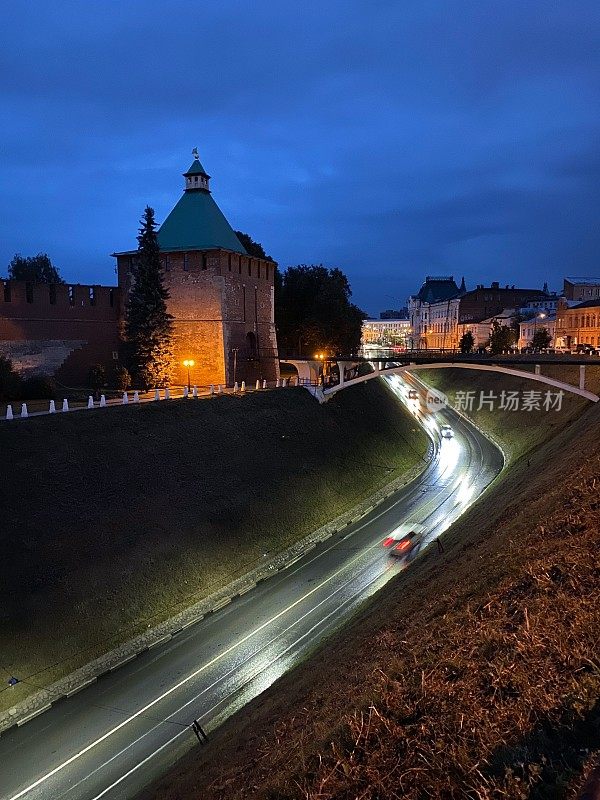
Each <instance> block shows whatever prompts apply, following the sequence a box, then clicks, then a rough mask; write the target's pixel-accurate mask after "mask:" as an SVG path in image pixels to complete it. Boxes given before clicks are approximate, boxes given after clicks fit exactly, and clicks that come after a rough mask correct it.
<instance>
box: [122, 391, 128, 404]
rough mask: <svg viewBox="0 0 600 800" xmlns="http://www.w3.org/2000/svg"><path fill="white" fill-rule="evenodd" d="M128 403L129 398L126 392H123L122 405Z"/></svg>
mask: <svg viewBox="0 0 600 800" xmlns="http://www.w3.org/2000/svg"><path fill="white" fill-rule="evenodd" d="M127 403H129V396H128V394H127V392H123V405H124V406H126V405H127Z"/></svg>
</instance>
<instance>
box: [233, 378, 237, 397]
mask: <svg viewBox="0 0 600 800" xmlns="http://www.w3.org/2000/svg"><path fill="white" fill-rule="evenodd" d="M237 391H238V382H237V381H236V382H235V383H234V384H233V393H234V394H235V393H236V392H237Z"/></svg>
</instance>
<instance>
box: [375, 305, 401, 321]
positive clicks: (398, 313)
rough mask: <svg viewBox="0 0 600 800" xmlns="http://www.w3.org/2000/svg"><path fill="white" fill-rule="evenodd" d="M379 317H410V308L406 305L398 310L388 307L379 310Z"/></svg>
mask: <svg viewBox="0 0 600 800" xmlns="http://www.w3.org/2000/svg"><path fill="white" fill-rule="evenodd" d="M379 319H408V308H407V307H406V306H404V307H403V308H401V309H399V310H398V311H396V310H394V309H393V308H388V309H386V310H385V311H380V312H379Z"/></svg>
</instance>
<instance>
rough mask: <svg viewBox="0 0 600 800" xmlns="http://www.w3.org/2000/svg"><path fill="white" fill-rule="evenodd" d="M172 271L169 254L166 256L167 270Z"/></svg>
mask: <svg viewBox="0 0 600 800" xmlns="http://www.w3.org/2000/svg"><path fill="white" fill-rule="evenodd" d="M170 271H171V259H170V258H169V256H165V272H170Z"/></svg>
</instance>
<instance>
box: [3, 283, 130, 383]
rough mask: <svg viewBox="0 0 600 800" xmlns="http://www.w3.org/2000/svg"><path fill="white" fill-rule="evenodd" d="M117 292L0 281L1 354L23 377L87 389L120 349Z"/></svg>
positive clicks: (90, 287) (82, 286)
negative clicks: (95, 371)
mask: <svg viewBox="0 0 600 800" xmlns="http://www.w3.org/2000/svg"><path fill="white" fill-rule="evenodd" d="M120 313H121V300H120V291H119V289H118V288H117V287H110V286H87V285H86V286H84V285H81V284H55V285H49V284H43V283H30V282H28V281H0V354H1V355H3V356H5V357H7V358H10V359H11V360H12V362H13V366H14V367H15V369H17V370H18V371H19V372H21V373H22V374H23V375H25V376H29V375H39V374H47V375H54V376H55V377H56V379H57V380H58V381H59V382H60V383H63V384H64V385H66V386H85V385H86V383H87V378H88V372H89V369H90V367H91V366H93V365H94V364H103V365H104V366H105V367H107V368H108V367H110V365H111V364H113V363H114V359H113V355H114V354H115V353H117V352H118V349H119V319H120Z"/></svg>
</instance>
